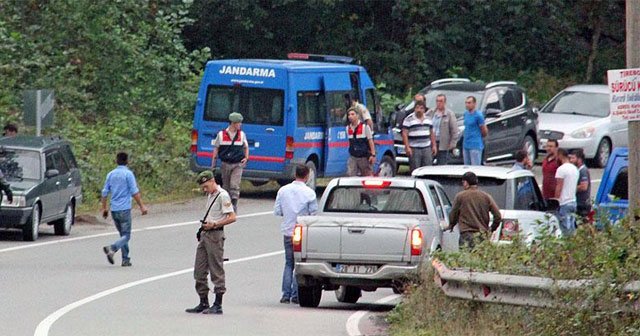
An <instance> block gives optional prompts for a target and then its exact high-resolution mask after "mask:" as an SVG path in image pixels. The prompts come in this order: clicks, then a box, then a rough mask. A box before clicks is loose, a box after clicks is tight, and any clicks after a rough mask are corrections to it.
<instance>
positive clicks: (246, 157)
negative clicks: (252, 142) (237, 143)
mask: <svg viewBox="0 0 640 336" xmlns="http://www.w3.org/2000/svg"><path fill="white" fill-rule="evenodd" d="M240 132H242V131H240ZM242 139H243V140H244V141H243V142H242V145H243V147H244V159H242V160H240V163H241V164H242V166H245V165H246V164H247V162H248V161H249V142H248V141H247V134H246V133H244V132H242Z"/></svg>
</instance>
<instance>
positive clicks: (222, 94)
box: [204, 85, 284, 126]
mask: <svg viewBox="0 0 640 336" xmlns="http://www.w3.org/2000/svg"><path fill="white" fill-rule="evenodd" d="M283 111H284V91H283V90H278V89H263V88H251V87H242V86H216V85H212V86H209V88H208V89H207V100H206V102H205V108H204V120H207V121H222V122H228V121H229V114H230V113H232V112H239V113H241V114H242V116H243V117H244V120H243V123H247V124H258V125H272V126H282V124H283V119H284V118H283V114H284V113H283Z"/></svg>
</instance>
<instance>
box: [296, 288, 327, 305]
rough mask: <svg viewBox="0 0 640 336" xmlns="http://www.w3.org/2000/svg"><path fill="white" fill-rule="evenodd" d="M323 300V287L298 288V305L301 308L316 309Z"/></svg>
mask: <svg viewBox="0 0 640 336" xmlns="http://www.w3.org/2000/svg"><path fill="white" fill-rule="evenodd" d="M321 298H322V287H321V286H319V285H315V286H298V303H299V304H300V307H309V308H316V307H318V305H319V304H320V299H321Z"/></svg>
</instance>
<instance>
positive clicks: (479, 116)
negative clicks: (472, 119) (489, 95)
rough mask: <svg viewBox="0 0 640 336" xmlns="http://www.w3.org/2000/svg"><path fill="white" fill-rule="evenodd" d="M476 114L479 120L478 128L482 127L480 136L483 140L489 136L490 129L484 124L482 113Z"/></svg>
mask: <svg viewBox="0 0 640 336" xmlns="http://www.w3.org/2000/svg"><path fill="white" fill-rule="evenodd" d="M476 113H477V116H476V119H477V120H478V126H480V134H482V137H483V138H486V137H487V135H489V129H488V128H487V125H486V124H485V123H484V115H482V113H481V112H480V111H476Z"/></svg>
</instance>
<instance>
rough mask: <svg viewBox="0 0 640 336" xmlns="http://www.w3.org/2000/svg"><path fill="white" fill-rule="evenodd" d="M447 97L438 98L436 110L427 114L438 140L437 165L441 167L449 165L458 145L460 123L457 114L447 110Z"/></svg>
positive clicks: (441, 95) (440, 95)
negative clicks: (452, 152)
mask: <svg viewBox="0 0 640 336" xmlns="http://www.w3.org/2000/svg"><path fill="white" fill-rule="evenodd" d="M446 104H447V96H445V95H443V94H439V95H438V96H436V108H435V109H432V110H429V111H428V112H427V117H428V118H429V119H431V122H432V124H433V132H434V133H435V138H436V146H435V147H436V148H437V149H438V151H437V154H436V164H437V165H439V166H443V165H446V164H447V163H449V156H450V153H451V151H452V150H453V149H455V148H456V144H457V143H458V123H457V119H456V114H455V113H453V111H451V110H450V109H448V108H447V105H446Z"/></svg>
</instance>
